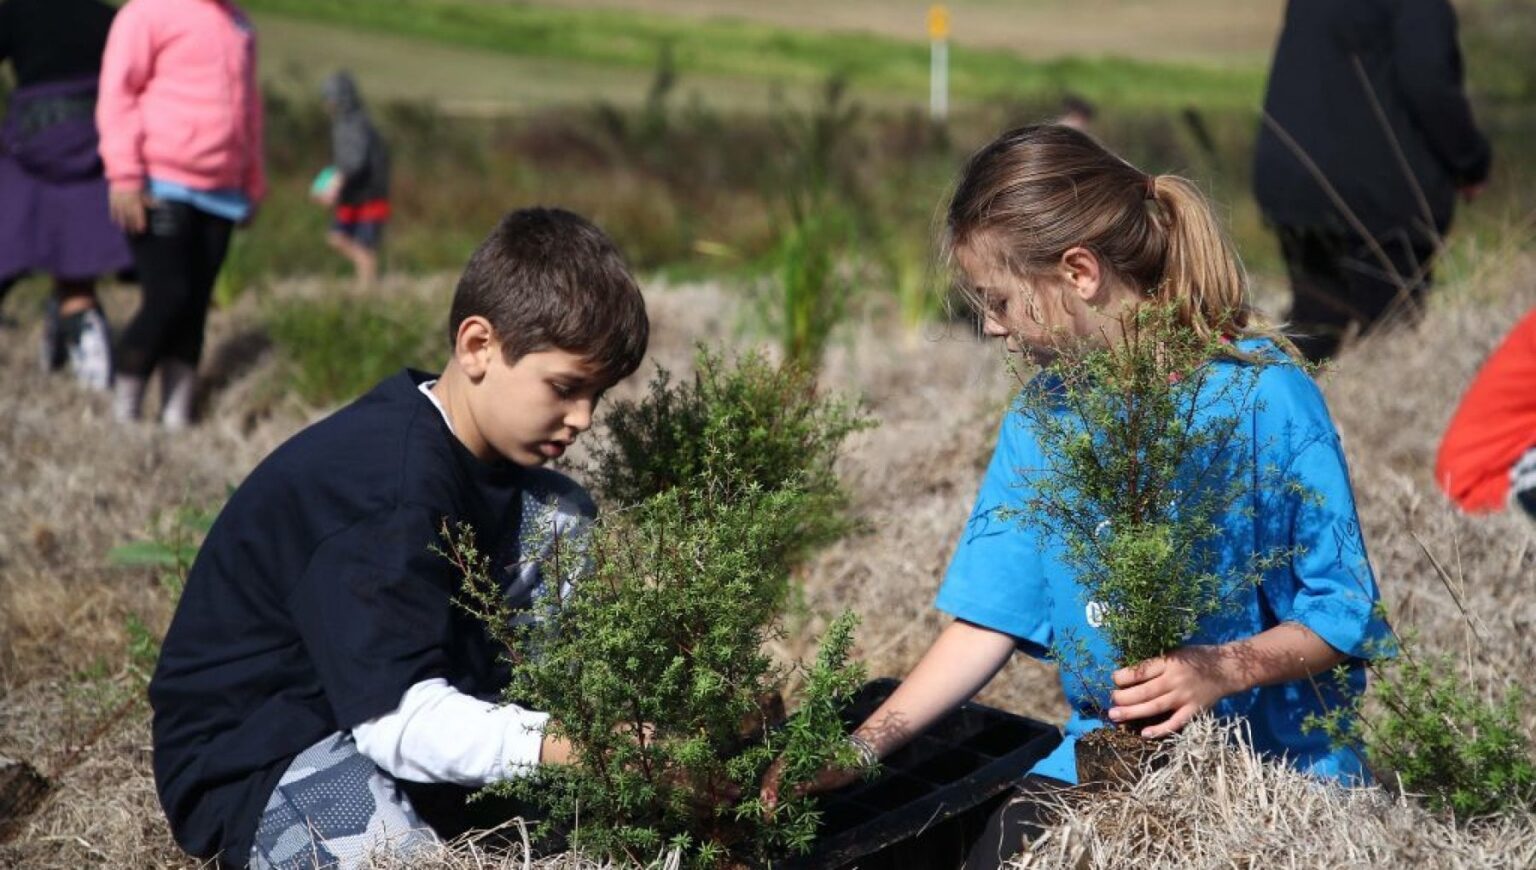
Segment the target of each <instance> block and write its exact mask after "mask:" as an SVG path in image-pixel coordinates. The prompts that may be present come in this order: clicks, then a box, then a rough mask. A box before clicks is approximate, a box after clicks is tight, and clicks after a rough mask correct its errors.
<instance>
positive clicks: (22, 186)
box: [0, 79, 133, 283]
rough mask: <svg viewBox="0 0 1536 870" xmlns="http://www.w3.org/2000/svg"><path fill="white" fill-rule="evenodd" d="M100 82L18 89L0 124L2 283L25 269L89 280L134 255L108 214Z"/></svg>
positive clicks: (125, 265)
mask: <svg viewBox="0 0 1536 870" xmlns="http://www.w3.org/2000/svg"><path fill="white" fill-rule="evenodd" d="M95 106H96V81H95V79H71V80H68V81H57V82H44V83H42V84H36V85H28V86H27V87H24V88H18V89H17V90H16V91H15V92H14V93H12V94H11V107H10V111H9V112H8V113H7V114H6V118H5V123H4V125H3V126H0V283H4V282H5V281H8V280H10V279H13V278H17V277H20V276H21V275H24V274H26V273H28V272H46V273H48V274H50V275H54V276H57V277H59V278H63V279H65V280H84V279H89V278H95V277H96V276H98V275H105V274H109V273H114V272H119V271H122V270H123V269H126V268H128V266H130V265H131V264H132V262H133V256H132V254H131V253H130V252H129V250H128V240H127V239H126V238H125V237H124V236H123V232H122V230H120V229H118V228H117V226H116V225H114V224H113V223H112V221H111V219H110V218H109V217H108V214H107V182H106V179H105V178H103V177H102V169H101V158H100V156H99V155H98V154H97V153H96V121H95V117H94V115H95Z"/></svg>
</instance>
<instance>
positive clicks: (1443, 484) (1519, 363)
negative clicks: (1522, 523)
mask: <svg viewBox="0 0 1536 870" xmlns="http://www.w3.org/2000/svg"><path fill="white" fill-rule="evenodd" d="M1435 482H1436V483H1438V484H1440V489H1441V490H1442V491H1444V492H1445V494H1446V495H1448V496H1450V498H1451V500H1452V501H1454V502H1456V505H1457V507H1459V508H1461V509H1462V510H1464V511H1466V512H1468V513H1491V512H1493V511H1499V510H1503V509H1504V508H1505V507H1506V506H1509V507H1519V508H1521V509H1522V510H1523V511H1524V512H1525V513H1526V515H1527V516H1529V517H1531V518H1532V519H1536V308H1533V309H1531V310H1530V311H1529V312H1527V313H1526V315H1525V317H1524V318H1522V319H1521V320H1520V322H1519V323H1518V324H1516V325H1515V328H1514V329H1512V330H1510V332H1509V334H1508V335H1506V336H1505V337H1504V340H1503V342H1501V343H1500V344H1499V346H1498V348H1496V349H1495V350H1494V352H1493V353H1492V354H1491V355H1490V356H1489V357H1488V359H1487V361H1485V362H1484V363H1483V367H1482V368H1481V369H1479V370H1478V372H1477V376H1476V377H1475V378H1473V379H1472V383H1471V384H1469V385H1468V386H1467V391H1466V392H1465V393H1463V394H1462V397H1461V403H1460V404H1459V405H1458V406H1457V408H1456V414H1455V415H1454V416H1453V417H1451V423H1450V425H1449V426H1447V427H1446V430H1445V437H1444V439H1442V440H1441V442H1440V449H1439V451H1438V453H1437V455H1436V456H1435Z"/></svg>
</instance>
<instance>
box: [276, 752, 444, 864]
mask: <svg viewBox="0 0 1536 870" xmlns="http://www.w3.org/2000/svg"><path fill="white" fill-rule="evenodd" d="M437 842H438V838H437V835H436V834H434V833H433V832H432V829H431V828H430V827H428V826H427V823H426V822H424V821H422V819H421V817H420V816H418V815H417V814H416V810H415V809H413V808H412V807H411V802H410V800H409V799H408V798H406V796H405V793H404V792H403V791H401V790H400V784H399V783H398V782H396V781H395V780H394V778H392V777H391V776H389V774H387V773H385V772H384V771H382V770H380V769H379V767H378V766H377V765H375V764H374V763H373V762H372V761H369V760H368V759H367V758H366V757H365V756H363V755H362V754H361V753H359V752H358V751H357V745H356V744H355V743H354V742H353V740H352V735H351V734H350V733H336V734H332V735H330V736H329V737H326V738H325V739H323V740H321V741H320V742H319V743H316V744H315V745H313V746H311V747H309V748H308V749H306V750H304V751H303V752H301V753H299V755H298V757H297V758H295V759H294V760H293V763H292V764H290V765H288V770H287V772H285V773H284V774H283V777H282V779H280V780H278V783H277V788H275V789H273V790H272V797H271V799H269V800H268V801H267V807H266V809H265V810H263V811H262V814H261V821H260V823H259V824H258V825H257V828H256V840H255V842H254V843H253V844H252V846H251V864H250V866H251V870H312V868H321V867H324V868H353V867H360V866H364V865H365V864H366V862H367V861H368V860H369V859H370V858H382V857H384V856H386V855H391V856H395V857H399V858H407V859H408V858H409V857H410V856H411V855H412V854H413V853H415V852H417V851H418V850H420V849H423V848H426V847H430V846H432V845H434V844H436V843H437Z"/></svg>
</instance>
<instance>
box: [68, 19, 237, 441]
mask: <svg viewBox="0 0 1536 870" xmlns="http://www.w3.org/2000/svg"><path fill="white" fill-rule="evenodd" d="M96 124H97V127H98V128H99V129H100V131H101V146H100V147H101V159H102V163H103V164H104V165H105V167H106V176H107V182H108V185H109V187H110V196H111V203H110V204H111V212H112V218H113V220H114V221H116V222H117V223H118V224H119V225H120V226H122V227H123V229H124V230H126V231H127V232H128V234H129V242H130V244H131V246H132V248H133V254H134V261H135V263H136V264H137V266H138V271H139V279H140V283H141V285H142V286H143V289H144V298H143V301H142V303H141V305H140V307H139V310H138V313H137V314H135V315H134V318H133V321H132V322H131V323H129V325H128V328H127V329H126V330H125V331H124V333H123V336H122V339H121V342H120V344H119V347H118V351H117V358H118V365H117V377H116V380H115V383H114V385H113V392H114V401H113V408H114V412H115V413H116V415H117V417H118V419H120V420H125V421H126V420H136V419H138V418H139V416H140V407H141V405H142V402H143V396H144V387H145V384H146V382H147V380H148V378H149V376H150V375H151V374H152V373H153V372H154V371H155V370H156V369H159V371H160V373H161V374H160V377H161V395H162V397H163V402H164V406H163V408H162V411H161V423H162V424H163V425H165V426H166V427H167V428H171V429H180V428H184V427H185V426H187V425H188V424H189V423H190V422H191V420H192V403H193V398H194V396H195V395H196V384H197V380H196V372H197V364H198V361H199V359H200V358H201V356H202V350H203V327H204V325H205V323H206V321H207V318H208V303H209V299H210V298H211V296H212V294H213V285H214V281H215V279H217V277H218V274H219V268H220V267H221V266H222V265H223V263H224V256H225V254H226V253H227V252H228V250H229V239H230V233H231V232H232V230H233V228H234V226H235V225H236V224H244V223H246V222H248V221H249V220H250V219H251V217H252V216H253V215H254V214H255V211H256V208H257V206H258V204H259V203H260V202H261V199H262V197H263V196H264V195H265V194H266V175H265V170H264V167H263V162H262V124H263V119H262V106H261V91H260V88H259V87H258V85H257V82H256V36H255V31H254V29H253V28H252V26H251V22H250V19H249V18H248V17H246V14H245V13H244V12H243V11H241V10H240V8H239V7H237V6H235V5H234V4H233V3H229V2H226V0H130V2H129V3H128V4H127V5H125V6H124V7H123V8H122V10H121V11H119V12H118V14H117V17H116V19H115V20H114V21H113V24H112V32H111V34H110V35H109V36H108V37H107V49H106V54H105V56H104V57H103V59H102V65H101V82H100V88H99V96H98V99H97V105H96Z"/></svg>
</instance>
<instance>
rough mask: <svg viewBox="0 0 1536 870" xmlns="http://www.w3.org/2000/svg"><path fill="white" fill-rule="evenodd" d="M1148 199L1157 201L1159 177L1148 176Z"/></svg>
mask: <svg viewBox="0 0 1536 870" xmlns="http://www.w3.org/2000/svg"><path fill="white" fill-rule="evenodd" d="M1147 199H1157V176H1156V175H1148V176H1147Z"/></svg>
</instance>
